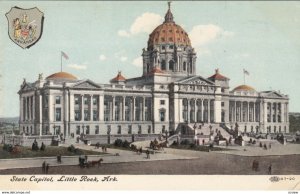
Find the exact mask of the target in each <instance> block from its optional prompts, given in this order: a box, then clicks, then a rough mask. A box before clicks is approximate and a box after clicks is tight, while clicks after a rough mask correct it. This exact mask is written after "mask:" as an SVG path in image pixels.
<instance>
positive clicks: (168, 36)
mask: <svg viewBox="0 0 300 194" xmlns="http://www.w3.org/2000/svg"><path fill="white" fill-rule="evenodd" d="M162 43H168V44H170V43H171V44H176V45H183V46H191V41H190V38H189V36H188V34H187V33H186V32H185V31H184V29H183V28H182V27H181V26H179V25H177V24H175V22H174V20H173V14H172V12H171V10H170V4H169V9H168V11H167V13H166V15H165V21H164V23H163V24H161V25H159V26H157V27H156V28H155V29H154V30H153V32H152V33H151V34H150V35H149V39H148V48H149V47H152V46H153V45H156V44H162Z"/></svg>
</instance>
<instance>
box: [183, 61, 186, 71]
mask: <svg viewBox="0 0 300 194" xmlns="http://www.w3.org/2000/svg"><path fill="white" fill-rule="evenodd" d="M183 71H186V62H183Z"/></svg>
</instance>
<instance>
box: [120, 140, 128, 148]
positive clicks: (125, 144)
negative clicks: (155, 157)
mask: <svg viewBox="0 0 300 194" xmlns="http://www.w3.org/2000/svg"><path fill="white" fill-rule="evenodd" d="M122 146H123V147H124V148H129V146H130V143H129V142H128V141H127V140H125V141H124V142H123V144H122Z"/></svg>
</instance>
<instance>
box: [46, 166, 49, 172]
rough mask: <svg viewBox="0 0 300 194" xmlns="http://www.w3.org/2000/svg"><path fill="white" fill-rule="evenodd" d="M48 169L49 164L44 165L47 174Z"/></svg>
mask: <svg viewBox="0 0 300 194" xmlns="http://www.w3.org/2000/svg"><path fill="white" fill-rule="evenodd" d="M48 171H49V164H47V165H46V174H48Z"/></svg>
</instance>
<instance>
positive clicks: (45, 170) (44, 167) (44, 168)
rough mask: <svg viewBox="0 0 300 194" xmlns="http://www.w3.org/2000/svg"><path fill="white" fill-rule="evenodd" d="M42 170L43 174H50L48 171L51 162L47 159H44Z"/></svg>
mask: <svg viewBox="0 0 300 194" xmlns="http://www.w3.org/2000/svg"><path fill="white" fill-rule="evenodd" d="M42 171H43V174H48V172H49V164H48V163H46V161H44V162H43V164H42Z"/></svg>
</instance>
